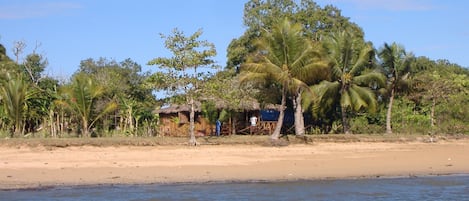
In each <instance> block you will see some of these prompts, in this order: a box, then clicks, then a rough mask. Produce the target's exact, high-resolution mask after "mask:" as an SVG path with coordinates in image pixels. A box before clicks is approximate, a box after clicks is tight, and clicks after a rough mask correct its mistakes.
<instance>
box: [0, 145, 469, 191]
mask: <svg viewBox="0 0 469 201" xmlns="http://www.w3.org/2000/svg"><path fill="white" fill-rule="evenodd" d="M0 153H1V154H0V189H18V188H36V187H48V186H61V185H67V186H68V185H70V186H73V185H101V184H148V183H175V182H229V181H272V180H298V179H330V178H362V177H367V178H368V177H373V178H375V177H400V176H404V177H408V176H412V177H413V176H424V175H440V174H469V154H468V153H469V140H451V141H440V142H437V143H423V142H407V143H381V142H356V143H326V142H319V143H313V144H294V145H289V146H284V147H267V146H260V145H204V146H198V147H188V146H116V147H112V146H110V147H93V146H71V147H65V148H49V147H41V146H38V147H25V146H18V147H12V146H3V147H0Z"/></svg>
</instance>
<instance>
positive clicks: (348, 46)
mask: <svg viewBox="0 0 469 201" xmlns="http://www.w3.org/2000/svg"><path fill="white" fill-rule="evenodd" d="M323 44H324V47H325V49H326V51H327V52H328V56H329V59H330V68H331V69H330V70H331V79H330V80H325V81H322V82H321V83H320V84H318V85H314V86H312V89H313V90H314V91H316V92H317V95H318V99H317V104H316V106H315V108H316V109H318V108H319V107H325V108H327V107H330V106H331V105H339V104H340V112H341V117H342V127H343V132H344V133H346V134H348V133H350V130H349V126H348V114H349V113H350V112H356V111H360V110H363V109H367V110H369V111H374V110H375V109H376V106H377V101H376V97H375V94H374V92H373V91H372V89H371V88H370V86H373V85H374V87H380V86H384V82H385V81H384V80H385V78H384V76H383V74H381V73H379V72H376V71H372V70H371V69H370V68H368V67H370V66H371V64H370V63H371V61H372V58H373V52H374V51H373V48H372V46H371V45H370V44H368V43H365V42H364V41H363V39H362V38H357V37H354V35H353V34H352V33H350V32H347V31H342V32H338V33H333V34H331V35H330V36H329V37H327V38H325V39H324V41H323Z"/></svg>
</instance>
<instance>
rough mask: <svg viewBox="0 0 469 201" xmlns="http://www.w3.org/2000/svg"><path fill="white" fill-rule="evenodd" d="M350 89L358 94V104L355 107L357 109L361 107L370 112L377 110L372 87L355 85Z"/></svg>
mask: <svg viewBox="0 0 469 201" xmlns="http://www.w3.org/2000/svg"><path fill="white" fill-rule="evenodd" d="M350 91H352V92H353V93H354V95H355V96H356V97H355V98H356V101H357V105H356V106H355V107H354V109H355V111H359V110H361V109H367V110H368V111H370V112H375V111H376V108H377V102H376V98H375V94H374V93H373V91H372V90H371V89H370V88H368V87H360V86H357V85H353V86H352V87H351V88H350Z"/></svg>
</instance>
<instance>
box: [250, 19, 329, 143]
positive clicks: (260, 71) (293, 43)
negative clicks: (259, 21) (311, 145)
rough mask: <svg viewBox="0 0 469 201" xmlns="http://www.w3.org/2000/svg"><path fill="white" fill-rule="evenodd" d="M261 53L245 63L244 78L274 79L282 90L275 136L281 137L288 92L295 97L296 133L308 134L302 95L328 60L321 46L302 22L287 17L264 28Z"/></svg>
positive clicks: (273, 136)
mask: <svg viewBox="0 0 469 201" xmlns="http://www.w3.org/2000/svg"><path fill="white" fill-rule="evenodd" d="M256 47H257V50H258V51H257V52H256V54H254V55H251V56H250V57H249V58H248V60H247V62H246V63H244V64H243V65H242V70H243V71H244V74H243V76H241V79H242V80H258V81H266V80H270V79H271V80H273V81H274V82H275V83H276V84H278V86H279V87H280V90H281V101H280V108H279V117H278V121H277V125H276V127H275V130H274V132H273V133H272V135H271V138H272V139H278V138H279V136H280V131H281V129H282V124H283V118H284V115H285V108H286V98H287V93H289V92H290V93H292V94H293V96H294V98H293V99H294V101H293V103H294V107H295V108H294V109H295V133H296V134H297V135H303V134H304V132H305V131H304V130H305V129H304V120H303V110H302V107H301V103H300V101H301V94H302V92H303V91H305V89H307V90H309V89H308V85H307V84H306V82H307V81H309V80H312V79H311V78H312V77H314V76H315V75H316V73H317V72H318V71H319V70H318V69H320V68H321V67H324V68H325V67H326V66H327V65H326V63H325V62H323V60H322V59H321V54H320V52H319V51H318V48H316V46H315V45H314V44H313V43H312V41H310V40H308V39H306V38H305V37H304V35H303V29H302V27H301V25H300V24H291V23H290V22H289V20H288V19H284V20H283V21H281V22H280V23H278V24H277V25H276V26H274V27H273V29H272V31H268V30H264V32H263V33H262V36H261V38H260V40H259V41H258V42H257V43H256Z"/></svg>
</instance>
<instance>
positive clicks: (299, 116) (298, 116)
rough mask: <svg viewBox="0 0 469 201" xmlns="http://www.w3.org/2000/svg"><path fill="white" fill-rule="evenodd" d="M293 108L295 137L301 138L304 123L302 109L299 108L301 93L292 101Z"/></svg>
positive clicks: (303, 132) (303, 131)
mask: <svg viewBox="0 0 469 201" xmlns="http://www.w3.org/2000/svg"><path fill="white" fill-rule="evenodd" d="M293 107H295V134H296V136H303V135H304V134H305V121H304V117H303V108H302V107H301V91H299V92H298V94H297V96H296V97H295V100H293Z"/></svg>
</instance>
